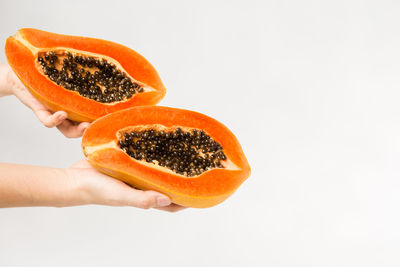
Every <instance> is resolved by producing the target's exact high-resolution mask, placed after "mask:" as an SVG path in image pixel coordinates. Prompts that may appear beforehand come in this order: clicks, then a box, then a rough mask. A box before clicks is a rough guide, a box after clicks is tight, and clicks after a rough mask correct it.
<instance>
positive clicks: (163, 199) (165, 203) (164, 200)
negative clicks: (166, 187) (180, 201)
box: [157, 197, 171, 207]
mask: <svg viewBox="0 0 400 267" xmlns="http://www.w3.org/2000/svg"><path fill="white" fill-rule="evenodd" d="M169 204H171V200H170V199H169V198H168V197H158V198H157V206H159V207H165V206H168V205H169Z"/></svg>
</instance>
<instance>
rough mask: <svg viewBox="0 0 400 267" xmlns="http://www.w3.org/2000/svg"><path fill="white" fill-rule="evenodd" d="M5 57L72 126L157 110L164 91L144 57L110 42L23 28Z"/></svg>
mask: <svg viewBox="0 0 400 267" xmlns="http://www.w3.org/2000/svg"><path fill="white" fill-rule="evenodd" d="M5 53H6V56H7V60H8V63H9V65H10V66H11V68H12V69H13V71H14V72H15V73H16V75H17V76H18V77H19V78H20V80H21V81H22V82H23V83H24V84H25V86H26V87H27V88H28V89H29V91H30V92H31V93H32V95H33V96H35V97H36V98H37V99H38V100H39V101H40V102H42V103H43V104H44V105H45V106H47V107H48V108H49V109H50V110H52V111H58V110H64V111H66V112H67V114H68V118H69V119H71V120H74V121H89V122H90V121H93V120H95V119H97V118H99V117H101V116H104V115H106V114H108V113H112V112H115V111H117V110H122V109H126V108H129V107H132V106H139V105H154V104H156V103H158V102H159V101H160V100H161V99H162V98H163V97H164V95H165V91H166V90H165V87H164V85H163V83H162V81H161V79H160V77H159V75H158V73H157V71H156V70H155V69H154V67H153V66H152V65H151V64H150V63H149V62H148V61H147V60H146V59H145V58H144V57H143V56H141V55H140V54H139V53H137V52H135V51H133V50H132V49H130V48H128V47H125V46H123V45H120V44H117V43H113V42H110V41H105V40H100V39H94V38H87V37H77V36H68V35H61V34H55V33H50V32H45V31H41V30H37V29H21V30H19V31H18V32H17V33H16V34H15V35H13V36H11V37H9V38H8V39H7V41H6V46H5Z"/></svg>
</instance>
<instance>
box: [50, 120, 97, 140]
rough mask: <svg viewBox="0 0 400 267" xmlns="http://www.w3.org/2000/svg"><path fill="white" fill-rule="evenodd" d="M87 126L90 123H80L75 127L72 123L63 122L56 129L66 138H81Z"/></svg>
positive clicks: (68, 121)
mask: <svg viewBox="0 0 400 267" xmlns="http://www.w3.org/2000/svg"><path fill="white" fill-rule="evenodd" d="M89 125H90V123H88V122H81V123H80V124H78V125H75V124H74V123H73V122H72V121H70V120H65V121H63V122H62V123H61V124H60V125H58V126H57V129H58V130H59V131H60V132H61V133H62V134H63V135H65V136H66V137H68V138H76V137H81V136H82V135H83V133H84V131H85V130H86V128H87V127H89Z"/></svg>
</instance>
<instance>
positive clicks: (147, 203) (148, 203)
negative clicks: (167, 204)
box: [139, 198, 153, 210]
mask: <svg viewBox="0 0 400 267" xmlns="http://www.w3.org/2000/svg"><path fill="white" fill-rule="evenodd" d="M152 204H153V201H152V200H151V199H150V198H143V199H141V200H140V201H139V207H140V208H142V209H146V210H147V209H150V208H151V207H152V206H153V205H152Z"/></svg>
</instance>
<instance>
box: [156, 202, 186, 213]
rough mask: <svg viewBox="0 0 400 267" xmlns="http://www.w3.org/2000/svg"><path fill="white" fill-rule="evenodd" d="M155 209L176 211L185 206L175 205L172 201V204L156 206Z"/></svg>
mask: <svg viewBox="0 0 400 267" xmlns="http://www.w3.org/2000/svg"><path fill="white" fill-rule="evenodd" d="M155 209H158V210H163V211H168V212H177V211H180V210H184V209H186V207H183V206H180V205H177V204H175V203H172V204H170V205H168V206H166V207H157V208H155Z"/></svg>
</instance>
